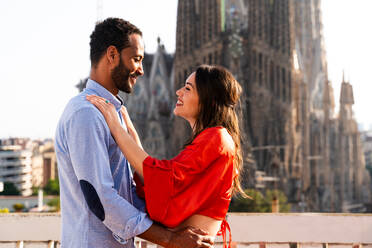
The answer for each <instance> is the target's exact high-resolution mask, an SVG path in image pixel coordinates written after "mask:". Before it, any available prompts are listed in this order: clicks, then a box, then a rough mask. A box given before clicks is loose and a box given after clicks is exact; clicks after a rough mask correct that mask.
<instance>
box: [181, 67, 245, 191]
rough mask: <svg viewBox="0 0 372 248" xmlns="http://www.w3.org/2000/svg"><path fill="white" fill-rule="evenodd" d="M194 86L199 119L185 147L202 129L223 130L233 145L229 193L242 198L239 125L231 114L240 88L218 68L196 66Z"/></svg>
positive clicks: (228, 74)
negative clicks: (232, 179) (196, 94)
mask: <svg viewBox="0 0 372 248" xmlns="http://www.w3.org/2000/svg"><path fill="white" fill-rule="evenodd" d="M195 83H196V89H197V92H198V96H199V115H198V117H197V119H196V121H195V125H194V127H192V128H193V135H192V137H191V139H190V142H188V144H190V143H191V142H192V141H193V140H194V139H195V137H196V136H198V135H199V134H200V133H201V132H202V131H203V130H204V129H206V128H209V127H217V126H222V127H224V128H226V129H227V131H228V132H229V134H230V135H231V137H232V139H233V140H234V143H235V156H234V163H233V164H234V169H235V170H237V171H238V176H237V177H235V179H234V182H233V193H240V194H241V195H242V196H243V197H246V196H247V195H246V194H245V193H244V191H243V189H242V187H241V184H240V174H241V173H240V172H241V170H242V166H243V159H242V151H241V147H240V146H241V145H240V139H241V137H240V129H239V121H238V117H237V114H236V112H235V106H236V105H237V104H238V102H239V98H240V95H241V92H242V88H241V86H240V84H239V83H238V82H237V81H236V79H235V78H234V76H233V75H232V74H231V73H230V72H229V71H228V70H227V69H225V68H223V67H222V66H211V65H201V66H199V67H198V68H197V69H196V73H195Z"/></svg>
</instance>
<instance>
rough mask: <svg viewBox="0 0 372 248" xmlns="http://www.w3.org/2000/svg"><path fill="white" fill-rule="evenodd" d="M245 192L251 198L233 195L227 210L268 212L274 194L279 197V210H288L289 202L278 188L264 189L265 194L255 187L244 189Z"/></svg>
mask: <svg viewBox="0 0 372 248" xmlns="http://www.w3.org/2000/svg"><path fill="white" fill-rule="evenodd" d="M245 193H246V194H247V195H249V196H250V197H251V198H252V199H247V198H242V197H239V196H238V197H234V198H233V199H232V201H231V204H230V208H229V212H253V213H268V212H271V204H272V200H273V198H274V196H276V197H277V198H278V199H279V209H280V212H289V211H290V209H291V206H290V204H288V203H287V197H286V196H285V194H284V193H283V192H282V191H280V190H266V191H265V195H263V194H262V193H261V192H260V191H258V190H255V189H246V190H245Z"/></svg>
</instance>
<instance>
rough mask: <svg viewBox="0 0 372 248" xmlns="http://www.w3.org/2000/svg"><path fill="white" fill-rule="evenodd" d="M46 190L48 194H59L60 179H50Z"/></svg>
mask: <svg viewBox="0 0 372 248" xmlns="http://www.w3.org/2000/svg"><path fill="white" fill-rule="evenodd" d="M44 192H45V194H47V195H59V181H58V180H52V179H51V180H49V181H48V183H47V184H46V185H45V187H44Z"/></svg>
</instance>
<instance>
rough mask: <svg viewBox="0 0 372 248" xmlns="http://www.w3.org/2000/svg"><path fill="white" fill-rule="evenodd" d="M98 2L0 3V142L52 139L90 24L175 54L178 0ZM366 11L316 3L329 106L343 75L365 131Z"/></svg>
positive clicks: (81, 68) (370, 51) (85, 70)
mask: <svg viewBox="0 0 372 248" xmlns="http://www.w3.org/2000/svg"><path fill="white" fill-rule="evenodd" d="M97 2H98V1H97V0H79V1H76V0H63V1H62V0H60V1H57V0H55V1H50V0H32V1H29V0H1V1H0V138H8V137H30V138H33V139H37V138H52V137H54V132H55V129H56V125H57V122H58V119H59V117H60V115H61V114H62V111H63V109H64V107H65V105H66V104H67V102H68V100H69V99H70V98H71V97H73V96H74V95H76V94H77V93H78V90H77V89H76V87H75V85H76V84H77V83H78V82H79V80H80V79H82V78H85V77H87V76H88V75H89V69H90V61H89V35H90V34H91V32H92V31H93V29H94V25H95V22H96V21H97V19H104V18H106V17H111V16H114V17H121V18H124V19H126V20H129V21H130V22H132V23H134V24H135V25H137V26H138V27H139V28H140V29H141V30H142V31H143V34H144V35H143V36H144V42H145V50H146V52H148V53H151V52H154V51H155V50H156V47H157V37H160V38H161V40H162V43H163V44H164V46H165V48H166V50H167V51H168V52H174V50H175V37H176V34H175V32H176V17H177V0H156V1H155V0H136V1H130V0H100V3H101V4H97ZM134 3H135V4H134ZM97 5H101V6H102V7H101V8H97ZM371 10H372V1H371V0H323V2H322V12H323V24H324V30H323V33H324V40H325V45H326V51H327V60H328V76H329V79H330V80H331V81H332V85H333V87H334V89H335V98H336V99H335V101H336V103H337V102H338V101H339V88H340V84H341V80H342V71H343V70H345V74H346V79H350V82H351V84H352V85H353V87H354V97H355V101H356V104H355V105H354V112H355V116H356V118H357V120H358V122H360V123H362V124H363V125H364V127H365V128H368V127H370V126H371V127H372V115H371V114H370V111H369V108H370V106H371V103H372V100H371V99H372V97H371V92H372V84H371V83H372V82H371V81H372V79H371V77H370V74H369V71H370V68H369V66H371V62H370V61H371V59H372V46H371V44H372V32H370V31H368V30H370V27H369V26H368V25H369V24H370V23H372V15H371V13H370V12H371ZM145 73H146V72H145ZM336 111H337V110H336Z"/></svg>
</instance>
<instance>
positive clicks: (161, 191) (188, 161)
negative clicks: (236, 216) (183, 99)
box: [136, 127, 236, 227]
mask: <svg viewBox="0 0 372 248" xmlns="http://www.w3.org/2000/svg"><path fill="white" fill-rule="evenodd" d="M234 151H235V145H234V142H233V140H232V138H231V136H230V135H229V133H228V132H227V130H226V129H225V128H223V127H212V128H208V129H205V130H204V131H203V132H201V133H200V134H199V135H198V136H197V137H196V138H195V139H194V141H193V142H192V143H191V144H190V145H188V146H187V147H186V148H185V149H184V150H183V151H181V153H180V154H179V155H178V156H176V157H175V158H173V159H171V160H159V159H156V158H152V157H150V156H148V157H147V158H146V159H145V160H144V161H143V175H144V186H143V188H142V189H141V183H140V180H136V183H137V192H138V193H139V195H141V190H143V191H144V192H142V194H143V193H144V195H145V201H146V207H147V211H148V213H149V215H150V218H151V219H153V220H155V221H158V222H160V223H162V224H164V225H165V226H167V227H176V226H178V225H179V224H181V223H182V222H183V221H184V220H186V219H187V218H188V217H190V216H192V215H194V214H200V215H204V216H209V217H211V218H214V219H217V220H224V218H225V215H226V213H227V210H228V208H229V204H230V200H231V192H232V183H233V179H234V177H235V176H236V173H235V171H234V169H233V159H234Z"/></svg>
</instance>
